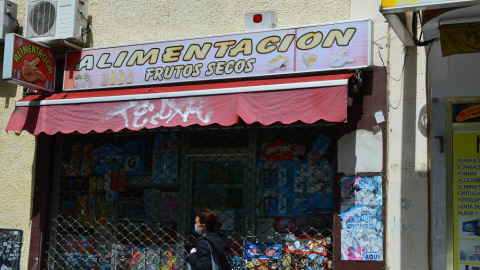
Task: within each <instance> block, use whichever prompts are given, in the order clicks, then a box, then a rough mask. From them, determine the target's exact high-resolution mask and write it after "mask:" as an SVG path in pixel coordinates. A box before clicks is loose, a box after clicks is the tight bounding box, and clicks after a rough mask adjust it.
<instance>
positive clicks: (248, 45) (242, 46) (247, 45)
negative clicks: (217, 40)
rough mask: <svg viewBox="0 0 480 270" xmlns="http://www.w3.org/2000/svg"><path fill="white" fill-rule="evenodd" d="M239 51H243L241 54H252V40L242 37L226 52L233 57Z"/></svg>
mask: <svg viewBox="0 0 480 270" xmlns="http://www.w3.org/2000/svg"><path fill="white" fill-rule="evenodd" d="M239 53H243V55H251V54H252V40H251V39H249V38H247V39H242V40H240V42H238V43H237V45H235V47H233V48H232V49H231V50H230V52H229V53H228V55H229V56H231V57H235V56H237V55H238V54H239Z"/></svg>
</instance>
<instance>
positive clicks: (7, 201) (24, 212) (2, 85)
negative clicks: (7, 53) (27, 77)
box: [0, 1, 35, 269]
mask: <svg viewBox="0 0 480 270" xmlns="http://www.w3.org/2000/svg"><path fill="white" fill-rule="evenodd" d="M14 2H16V3H17V4H18V18H19V24H20V26H23V25H24V21H23V18H24V14H25V1H14ZM2 45H3V44H2ZM1 48H2V54H3V46H2V47H1ZM2 58H3V57H2ZM2 65H3V61H2ZM22 92H23V91H22V87H17V86H16V85H14V84H11V83H7V82H3V81H0V104H1V105H0V157H1V160H0V228H9V229H20V230H22V231H23V246H22V254H21V269H27V260H28V250H29V246H30V242H29V239H30V216H31V200H32V196H31V194H32V186H33V170H34V149H35V137H34V136H32V135H30V134H29V133H26V132H11V131H10V132H6V131H5V127H6V126H7V123H8V120H9V119H10V116H11V114H12V112H13V110H14V109H15V102H16V101H18V100H19V99H21V98H22Z"/></svg>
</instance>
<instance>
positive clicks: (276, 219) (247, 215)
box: [50, 125, 335, 269]
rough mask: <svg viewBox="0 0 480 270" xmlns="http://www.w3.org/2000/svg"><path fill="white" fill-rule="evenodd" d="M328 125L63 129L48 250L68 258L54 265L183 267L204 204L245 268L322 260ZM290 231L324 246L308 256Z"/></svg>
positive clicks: (326, 255)
mask: <svg viewBox="0 0 480 270" xmlns="http://www.w3.org/2000/svg"><path fill="white" fill-rule="evenodd" d="M214 131H215V132H214ZM231 131H235V132H231ZM328 133H332V130H331V129H328V128H324V127H322V126H308V125H306V126H304V127H302V128H298V127H296V128H294V127H292V128H285V127H283V128H270V129H261V130H256V129H250V128H248V127H243V128H242V129H231V130H230V129H227V128H226V129H222V130H211V129H191V130H188V129H183V130H176V131H171V130H161V131H157V132H151V131H150V132H142V133H140V134H138V133H125V134H121V133H113V134H88V135H72V136H65V139H64V147H63V149H64V151H63V156H62V160H61V161H60V164H62V166H61V169H62V173H61V177H60V179H59V180H58V181H59V183H60V185H59V194H58V195H57V200H58V201H57V204H56V206H57V208H56V210H55V213H57V214H56V216H54V218H53V219H52V221H51V224H52V237H54V238H53V239H54V242H56V243H57V244H56V245H51V246H50V252H51V254H52V256H51V258H52V260H57V259H55V258H63V259H61V260H60V259H58V260H59V261H63V263H58V265H59V268H58V269H60V268H63V269H89V268H91V269H183V267H184V266H185V261H184V259H185V258H186V256H185V255H186V254H187V253H188V252H189V250H188V247H189V246H190V245H191V243H193V242H194V240H195V238H196V237H198V235H196V234H195V233H194V230H193V223H194V219H195V213H196V211H197V210H198V209H202V208H209V209H212V210H213V211H215V212H216V213H217V214H218V216H219V218H220V220H221V221H222V228H221V230H222V232H223V233H224V235H225V237H226V241H227V243H228V244H229V246H230V248H231V250H230V253H231V255H232V256H234V258H235V259H236V260H237V261H238V260H241V261H243V262H244V264H241V265H244V266H245V267H246V268H252V269H282V268H283V269H288V267H293V268H292V269H295V268H298V267H300V266H299V265H302V264H303V265H304V267H305V269H329V267H330V266H329V264H328V263H327V262H329V263H330V264H331V258H332V250H333V248H332V242H331V241H329V240H328V241H327V238H328V237H330V235H331V234H332V230H333V221H332V213H333V205H334V204H333V199H334V198H333V193H334V192H333V189H334V186H333V183H334V177H335V168H334V165H333V164H335V163H334V150H333V148H332V139H331V135H330V136H328V135H326V134H328ZM205 135H208V136H205ZM250 138H258V142H256V143H254V144H252V143H251V141H250V140H251V139H250ZM227 142H228V143H227ZM307 236H308V237H310V238H308V239H310V240H305V239H306V238H305V237H307ZM302 237H303V238H302ZM304 238H305V239H304ZM295 239H297V240H298V239H300V240H298V241H313V242H315V241H317V242H322V241H323V242H322V243H323V244H322V245H323V246H322V248H323V250H322V251H321V252H320V251H319V249H318V248H317V249H315V248H314V249H313V250H310V251H308V252H307V254H306V256H307V257H308V258H307V257H305V256H303V255H304V254H303V253H305V252H304V251H305V250H304V249H303V248H301V247H297V244H296V243H297V242H298V241H297V240H295ZM328 239H329V238H328ZM313 242H311V243H308V246H309V248H312V247H313V246H314V245H315V243H316V242H315V243H313ZM317 244H318V243H317ZM302 245H307V244H305V243H304V242H302ZM299 248H300V249H299ZM302 256H303V257H302ZM319 265H322V266H321V268H316V266H319ZM95 267H96V268H95ZM285 267H287V268H285Z"/></svg>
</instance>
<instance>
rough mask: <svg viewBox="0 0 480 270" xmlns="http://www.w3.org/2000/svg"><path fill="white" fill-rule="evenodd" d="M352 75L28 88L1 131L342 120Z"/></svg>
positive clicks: (78, 130)
mask: <svg viewBox="0 0 480 270" xmlns="http://www.w3.org/2000/svg"><path fill="white" fill-rule="evenodd" d="M350 76H352V74H339V75H328V76H312V77H303V78H284V79H270V80H255V81H241V82H227V83H211V84H199V85H186V86H185V85H183V86H162V87H154V88H135V89H123V90H105V91H89V92H63V93H59V94H53V95H50V96H43V95H31V96H27V97H25V98H24V99H22V100H20V101H18V102H17V103H16V108H15V111H14V112H13V115H12V117H11V119H10V121H9V123H8V125H7V127H6V130H18V131H20V130H26V131H28V132H30V133H31V134H34V135H37V134H39V133H42V132H44V133H46V134H55V133H57V132H61V133H71V132H75V131H77V132H79V133H82V134H85V133H88V132H90V131H95V132H104V131H106V130H112V131H114V132H116V131H119V130H122V129H129V130H140V129H142V128H147V129H153V128H157V127H174V126H183V127H185V126H190V125H194V124H198V125H202V126H205V125H210V124H214V123H217V124H220V125H222V126H230V125H233V124H235V123H237V120H238V117H241V118H242V119H243V120H244V121H245V122H246V123H248V124H250V123H254V122H259V123H261V124H263V125H270V124H272V123H274V122H281V123H284V124H290V123H292V122H295V121H302V122H304V123H308V124H309V123H313V122H316V121H318V120H320V119H323V120H325V121H328V122H345V121H346V119H347V85H348V78H349V77H350Z"/></svg>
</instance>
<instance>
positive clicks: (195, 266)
mask: <svg viewBox="0 0 480 270" xmlns="http://www.w3.org/2000/svg"><path fill="white" fill-rule="evenodd" d="M195 248H196V249H197V252H194V253H192V254H190V255H189V256H188V257H187V261H188V263H189V264H190V266H191V267H192V270H211V269H212V254H211V252H210V249H209V248H208V243H207V240H203V241H198V243H197V246H196V247H195Z"/></svg>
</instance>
